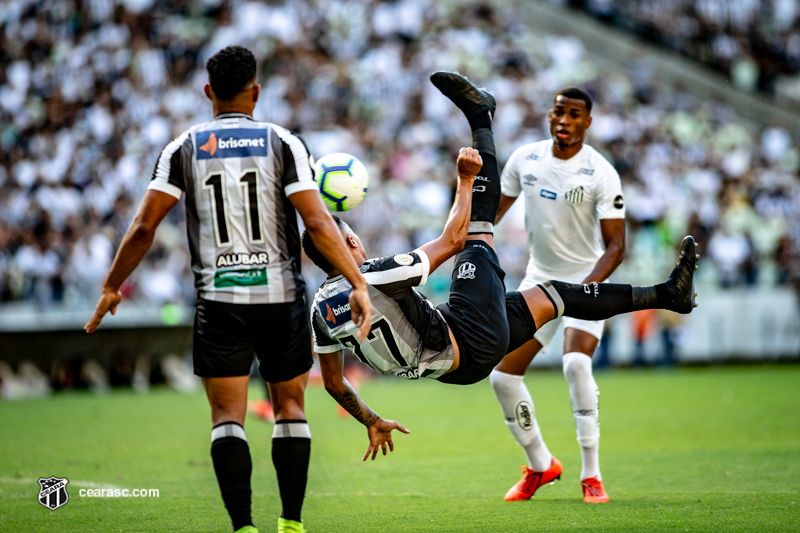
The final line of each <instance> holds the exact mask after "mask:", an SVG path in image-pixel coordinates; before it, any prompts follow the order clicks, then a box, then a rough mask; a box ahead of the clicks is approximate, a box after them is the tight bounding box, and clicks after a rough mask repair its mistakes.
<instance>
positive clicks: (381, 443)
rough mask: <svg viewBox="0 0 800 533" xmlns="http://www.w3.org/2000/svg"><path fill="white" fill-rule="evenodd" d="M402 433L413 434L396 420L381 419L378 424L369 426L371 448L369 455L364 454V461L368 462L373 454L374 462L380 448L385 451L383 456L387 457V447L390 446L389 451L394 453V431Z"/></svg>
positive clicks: (368, 433) (368, 450)
mask: <svg viewBox="0 0 800 533" xmlns="http://www.w3.org/2000/svg"><path fill="white" fill-rule="evenodd" d="M393 429H396V430H397V431H402V432H403V433H406V434H408V433H411V431H409V430H407V429H406V428H404V427H403V426H401V425H400V424H398V423H397V422H395V421H394V420H384V419H383V418H379V419H378V420H377V422H375V423H374V424H372V425H369V426H367V435H369V448H367V453H365V454H364V458H363V459H362V461H366V460H367V457H369V454H372V460H373V461H374V460H375V457H377V455H378V448H381V449H382V450H383V455H386V445H387V444H388V445H389V451H392V452H393V451H394V443H393V442H392V430H393Z"/></svg>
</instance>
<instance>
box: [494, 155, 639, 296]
mask: <svg viewBox="0 0 800 533" xmlns="http://www.w3.org/2000/svg"><path fill="white" fill-rule="evenodd" d="M500 182H501V188H502V193H503V194H504V195H506V196H512V197H517V196H519V195H520V194H521V193H522V192H524V193H525V227H526V230H527V233H528V246H529V251H530V254H531V258H530V261H529V263H528V269H527V273H526V278H527V277H531V276H532V277H535V278H538V279H542V280H547V279H563V280H571V279H577V281H578V282H579V281H581V279H578V278H583V277H584V276H586V275H588V274H589V273H590V272H591V271H592V269H593V268H594V266H595V264H596V263H597V260H598V259H599V258H600V257H601V256H602V255H603V253H604V252H605V246H604V244H603V239H602V235H601V233H600V222H599V221H600V220H603V219H619V218H623V219H624V218H625V205H624V202H623V199H622V184H621V183H620V179H619V174H617V171H616V170H614V167H613V166H611V164H610V163H609V162H608V161H606V159H605V158H604V157H603V156H601V155H600V154H599V153H598V152H597V150H595V149H594V148H592V147H591V146H589V145H586V144H584V145H583V147H582V148H581V150H580V151H579V152H578V153H577V154H576V155H574V156H573V157H571V158H570V159H567V160H563V159H558V158H556V157H554V156H553V141H552V140H546V141H539V142H535V143H531V144H526V145H524V146H521V147H520V148H518V149H517V150H516V151H515V152H514V153H513V154H512V155H511V158H509V160H508V163H506V166H505V168H503V174H502V176H501V178H500Z"/></svg>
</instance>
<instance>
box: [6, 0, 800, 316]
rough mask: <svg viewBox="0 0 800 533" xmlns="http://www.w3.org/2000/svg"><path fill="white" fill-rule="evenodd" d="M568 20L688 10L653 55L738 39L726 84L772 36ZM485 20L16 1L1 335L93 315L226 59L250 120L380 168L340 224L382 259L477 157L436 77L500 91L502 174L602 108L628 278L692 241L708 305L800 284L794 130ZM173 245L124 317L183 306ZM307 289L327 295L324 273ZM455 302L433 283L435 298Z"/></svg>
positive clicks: (288, 5) (155, 261)
mask: <svg viewBox="0 0 800 533" xmlns="http://www.w3.org/2000/svg"><path fill="white" fill-rule="evenodd" d="M556 3H558V2H556ZM560 3H562V4H563V3H565V2H560ZM745 3H747V2H745ZM578 4H581V6H579V7H585V8H586V9H590V10H591V11H592V12H593V13H596V14H599V15H600V16H602V17H604V18H606V19H609V20H613V21H615V22H617V23H619V24H621V26H622V27H623V28H629V29H631V30H632V31H636V32H639V33H641V31H642V28H647V27H649V26H648V24H649V25H652V24H657V23H658V21H659V20H661V18H663V17H665V16H668V15H669V14H670V13H673V11H670V10H677V11H675V12H679V13H680V21H682V22H681V24H678V25H676V26H678V27H681V28H682V27H683V26H687V27H690V28H695V29H696V31H695V33H692V34H690V35H689V37H686V36H681V35H678V36H677V38H676V39H677V40H676V39H673V36H670V35H661V36H657V39H656V41H657V42H658V43H660V44H665V45H668V46H670V47H671V48H673V49H675V48H678V49H679V50H681V52H683V53H693V52H692V51H698V52H697V53H699V54H701V56H702V57H701V59H703V58H706V57H708V54H712V55H713V53H721V50H722V48H724V47H722V48H721V45H720V44H713V43H711V44H708V43H706V44H704V45H703V46H706V48H707V49H706V48H702V47H698V46H692V45H691V43H697V42H703V43H705V41H703V39H705V38H706V37H704V36H709V37H708V38H711V30H709V29H703V28H704V26H703V25H704V24H706V23H708V24H709V25H711V26H709V27H712V26H713V27H714V28H717V26H719V20H723V21H727V23H726V24H727V25H723V26H724V28H723V27H720V28H718V30H719V32H718V34H717V36H716V37H715V39H716V41H714V42H717V41H719V42H720V43H721V42H723V41H724V42H729V44H730V46H731V47H732V49H733V48H735V49H736V53H730V52H729V53H728V56H727V57H728V61H727V63H721V62H717V60H714V61H715V64H719V65H722V66H723V68H724V66H725V65H727V66H728V67H730V68H731V69H732V71H733V70H736V69H737V68H738V67H737V66H736V65H737V64H738V63H737V62H741V61H748V57H750V58H752V57H758V58H761V57H762V56H761V55H759V54H760V52H759V51H758V49H755V48H753V46H752V43H751V44H747V43H748V42H750V41H747V42H742V39H741V38H740V37H741V35H740V33H737V32H740V31H747V30H748V28H749V29H752V28H756V29H758V28H765V27H766V25H765V24H764V23H762V22H763V21H762V20H761V19H760V18H759V16H760V15H759V13H758V12H753V11H752V10H751V12H752V13H753V15H752V16H753V17H755V18H750V19H748V20H746V21H738V22H737V21H733V22H736V23H735V24H734V23H733V22H731V20H728V19H716V18H713V17H711V18H709V17H708V16H706V14H705V11H702V9H701V7H697V8H696V9H695V10H690V9H688V8H686V7H685V5H686V4H691V2H682V1H678V0H674V1H672V2H659V3H654V5H656V4H657V5H658V6H662V7H663V10H662V11H659V12H656V11H654V10H646V9H644V8H643V6H644V5H645V4H648V3H646V2H633V1H628V2H612V1H599V0H595V1H591V2H587V3H586V4H585V6H584V5H583V3H581V2H579V3H578ZM699 4H702V5H704V6H705V5H706V4H709V5H710V4H723V5H727V4H728V2H717V3H715V2H704V3H703V2H701V3H699ZM773 4H774V5H775V6H779V7H780V6H783V4H786V2H779V1H775V2H773ZM491 6H493V7H490V4H489V3H466V2H457V1H453V2H434V1H433V0H397V1H392V2H381V1H377V0H369V1H364V2H348V1H332V2H322V1H311V0H292V1H289V0H283V1H281V0H276V1H271V2H224V1H220V0H204V1H199V0H198V1H183V2H164V1H160V0H116V1H112V0H95V1H92V2H78V1H72V0H42V1H38V0H16V1H14V2H11V3H9V4H7V7H4V10H3V11H2V12H0V45H1V46H0V125H2V126H0V324H1V323H2V322H3V318H2V317H3V316H6V317H8V316H11V315H12V314H14V315H16V314H18V313H20V312H28V311H30V310H31V309H34V310H35V309H60V310H62V311H64V312H71V311H74V310H84V311H87V310H90V309H91V308H92V306H93V304H94V302H95V300H96V296H97V294H98V292H99V287H100V284H101V282H102V279H101V277H102V276H103V275H104V274H105V272H107V271H108V267H109V265H110V261H111V259H112V258H113V253H114V250H115V249H116V247H117V245H118V244H119V242H120V240H121V237H122V234H123V232H124V231H125V229H126V227H127V225H128V222H129V221H130V219H131V218H132V216H133V214H134V213H135V210H136V208H137V207H138V204H139V201H140V199H141V197H142V196H143V194H144V190H145V188H146V186H147V183H148V181H149V176H150V172H151V168H152V165H153V164H154V162H155V160H156V157H157V155H158V150H159V149H160V148H161V147H163V146H164V144H165V143H166V142H168V140H169V139H170V138H172V137H174V136H176V135H178V134H179V133H180V132H181V131H182V130H183V129H185V128H187V127H188V126H189V125H191V124H194V123H197V122H201V121H204V120H208V119H209V116H208V106H206V105H203V102H202V99H203V98H204V96H203V94H202V85H203V83H204V82H205V77H206V74H205V70H204V65H205V61H206V59H207V58H208V57H209V56H210V55H211V54H212V53H213V52H214V51H216V50H218V49H220V48H222V47H224V46H226V45H229V44H242V45H245V46H248V47H249V48H251V49H252V50H253V51H254V52H255V53H256V56H257V59H258V61H259V69H260V71H259V81H260V82H261V84H262V97H261V100H260V102H259V105H258V107H257V109H256V114H257V116H258V118H260V119H264V120H270V121H274V122H276V123H278V124H282V125H285V126H287V127H289V128H291V129H292V130H295V131H298V132H300V133H301V134H302V135H303V137H304V138H305V139H306V141H307V142H308V144H309V145H310V147H311V149H312V152H314V153H315V154H317V155H319V156H321V155H324V154H326V153H330V152H333V151H347V152H350V153H353V154H355V155H356V156H358V157H359V158H361V159H362V161H364V162H365V163H367V164H368V167H369V169H370V171H371V176H372V186H371V189H370V194H369V196H368V199H367V201H366V202H365V203H364V204H363V205H362V206H361V207H359V208H358V209H356V210H354V211H353V212H352V213H348V214H347V217H346V218H347V219H348V221H350V222H352V223H353V224H354V225H355V226H357V227H358V230H359V234H360V235H361V236H362V239H364V240H365V241H366V246H367V248H368V249H369V250H371V252H372V253H373V254H376V255H377V254H385V253H394V252H397V251H398V250H404V249H411V248H413V247H414V246H415V245H417V244H419V243H421V242H424V241H425V240H427V239H428V238H430V237H431V236H432V233H431V232H435V231H436V228H438V227H440V221H441V220H443V218H444V217H445V215H446V212H445V211H446V209H447V208H448V206H449V198H450V194H451V190H450V185H449V183H450V177H449V176H448V175H447V172H448V171H449V169H450V167H451V159H452V155H453V154H454V153H455V151H456V149H457V147H458V146H460V145H461V144H463V140H464V139H468V138H469V131H468V128H467V125H466V123H464V121H463V119H462V117H460V116H459V115H458V113H457V112H456V110H454V109H453V107H452V106H451V105H448V102H447V101H446V100H445V99H444V98H443V97H441V95H439V94H438V93H437V92H436V91H435V89H434V88H433V87H432V86H431V85H430V84H429V83H428V82H427V77H428V75H429V74H430V73H431V72H433V71H435V70H438V69H440V68H447V69H458V70H460V71H462V72H466V73H467V74H468V75H470V76H471V77H472V78H474V79H476V80H480V82H481V83H482V84H485V85H486V86H487V87H489V88H490V89H491V90H493V91H494V92H495V94H496V96H497V100H498V102H499V105H498V114H497V117H496V121H495V125H494V128H495V132H496V140H497V146H498V149H499V158H500V160H501V164H502V162H503V161H504V160H505V159H506V158H507V157H508V156H509V155H510V154H511V152H512V151H513V149H514V148H516V147H517V146H519V145H521V144H523V143H525V142H530V141H532V140H536V139H542V138H546V137H547V136H548V134H547V130H546V123H545V117H546V112H547V110H548V109H549V107H550V104H551V98H552V95H553V94H554V92H555V91H556V90H558V89H559V88H561V87H563V86H565V85H572V84H579V85H581V86H583V87H585V88H587V89H588V90H589V91H590V92H591V93H592V95H593V96H594V97H595V100H596V106H595V111H594V112H593V115H594V123H593V125H592V128H591V129H590V138H589V143H590V144H591V145H593V146H594V147H595V148H597V149H598V150H600V151H601V152H603V153H604V154H607V155H608V156H609V158H610V160H612V161H613V163H614V165H615V166H616V167H617V169H618V171H619V172H620V175H621V176H622V179H623V186H624V189H625V193H626V204H627V206H628V216H629V224H630V226H629V236H628V240H629V248H628V258H627V260H626V262H625V263H623V267H621V269H620V271H619V272H618V274H617V279H625V280H626V281H630V282H633V283H649V282H652V281H654V280H656V279H660V277H661V272H662V271H664V270H665V268H666V265H667V264H668V263H669V262H670V261H671V260H672V259H671V257H672V255H673V248H674V244H675V243H676V242H678V240H679V236H680V235H682V234H684V233H685V232H689V233H692V234H694V236H695V237H696V238H697V239H698V241H699V242H700V243H701V244H702V246H703V252H704V258H706V259H708V260H707V261H706V262H705V263H704V264H703V269H702V271H701V273H700V274H701V275H700V277H699V279H698V282H699V283H700V284H701V285H703V286H705V287H710V288H717V287H719V288H723V289H728V288H736V287H741V286H748V287H756V288H759V289H768V288H772V287H784V288H788V287H792V286H794V287H800V180H799V179H798V168H800V152H799V151H798V149H797V139H796V138H794V137H793V134H792V132H791V131H790V129H787V128H786V127H784V126H782V125H780V124H777V123H774V124H773V123H764V122H762V123H754V122H753V121H752V120H750V119H745V118H744V117H743V116H742V115H741V114H740V113H739V112H738V111H737V110H736V109H735V108H734V107H732V106H730V105H728V104H726V103H725V102H724V101H715V100H708V99H704V98H699V97H697V96H696V95H694V94H693V93H692V92H691V90H688V89H687V88H686V87H685V86H681V85H680V84H677V85H671V84H667V83H664V82H662V81H660V80H659V79H657V78H656V77H655V76H654V74H653V66H652V64H651V63H650V62H649V60H648V56H647V54H646V53H642V54H641V55H639V56H636V57H632V58H631V59H630V61H628V62H627V65H628V67H627V68H626V69H625V68H615V69H608V68H605V66H604V67H603V68H602V69H601V68H598V66H597V64H596V62H595V61H594V57H593V55H592V52H591V51H589V50H587V49H586V47H585V45H584V44H583V43H582V42H581V40H580V39H578V38H577V37H575V36H574V35H571V34H567V33H557V34H555V33H554V34H542V33H540V32H535V31H532V30H531V28H530V27H529V26H528V24H527V23H526V17H529V16H530V13H528V12H526V9H529V7H528V6H529V4H528V3H525V2H512V1H507V2H502V3H499V4H491ZM604 6H605V7H606V8H607V7H608V6H611V7H612V8H613V9H611V11H608V9H606V10H605V11H604V9H605V8H604ZM780 8H781V9H784V8H785V6H783V7H780ZM654 9H655V8H654ZM776 9H778V7H776ZM715 13H716V12H715ZM726 13H727V12H726ZM748 13H750V12H748ZM717 15H718V16H720V17H724V16H727V15H725V14H724V13H723V14H718V13H717V14H715V15H714V16H717ZM648 17H649V18H648ZM654 17H655V18H654ZM659 17H661V18H659ZM795 18H796V14H795ZM770 20H772V19H770ZM654 21H655V22H654ZM701 30H702V31H701ZM726 32H727V33H726ZM751 33H752V32H751ZM747 36H748V38H749V37H751V35H750V33H747ZM756 37H758V36H756ZM767 37H769V36H767ZM798 40H800V35H799V34H798V33H797V31H796V25H795V26H791V27H786V28H784V29H783V30H781V33H780V39H779V41H780V43H782V45H784V47H783V48H780V49H777V48H774V47H773V48H774V49H773V52H774V56H775V57H778V56H780V58H783V59H781V61H782V63H781V66H780V68H778V67H776V69H777V70H776V72H778V71H780V72H781V73H786V74H791V73H795V74H796V72H797V59H798V56H797V48H798ZM678 41H680V43H685V44H686V46H687V47H688V48H686V49H684V48H680V47H679V46H678V44H680V43H678ZM776 42H777V41H776ZM675 43H678V44H675ZM731 43H733V44H731ZM737 46H738V48H737ZM708 47H711V48H708ZM701 49H702V50H706V51H702V50H701ZM687 50H688V51H687ZM737 54H738V55H737ZM781 54H783V55H781ZM771 58H772V56H770V57H768V58H767V60H769V61H772V59H771ZM757 63H758V62H757ZM757 68H759V69H761V70H759V74H758V80H759V81H758V82H757V85H759V86H761V85H763V87H761V88H763V89H769V84H767V83H766V82H764V83H762V82H761V81H760V80H761V78H762V77H764V76H767V75H768V74H769V73H770V72H772V71H768V70H767V69H766V68H764V67H763V66H762V65H761V64H760V63H758V67H757ZM793 69H794V70H793ZM762 74H763V76H762ZM745 88H746V87H745ZM171 125H174V126H175V129H171ZM518 215H519V213H518ZM183 231H184V229H183V214H182V209H176V210H175V211H174V212H173V213H171V214H170V216H169V217H168V220H166V221H165V223H163V224H162V227H161V229H160V231H159V233H158V236H157V243H156V244H155V245H154V248H153V251H152V252H151V254H150V255H149V256H148V258H147V259H146V261H145V263H144V264H143V265H142V266H141V267H140V268H139V269H138V270H137V272H136V273H135V274H134V275H133V276H132V278H131V280H130V281H129V282H128V283H127V284H126V285H125V286H124V289H125V295H126V297H127V298H128V302H127V303H126V305H128V306H134V307H135V305H139V306H140V307H147V306H151V305H155V306H161V305H163V304H175V303H177V304H179V305H185V304H189V303H191V301H192V299H193V297H194V290H193V287H192V285H191V283H192V282H191V275H190V272H189V268H188V258H187V253H188V252H187V250H186V249H185V243H184V241H185V239H183V237H182V233H183ZM500 231H501V233H502V234H501V235H500V238H502V239H503V241H502V242H503V245H502V246H501V248H500V250H499V251H500V252H501V261H502V263H503V265H504V267H505V268H506V270H507V272H508V275H509V277H508V284H509V286H514V284H515V283H516V281H517V280H519V279H520V278H521V276H522V275H523V272H524V267H525V263H526V261H527V255H526V254H527V250H526V249H525V239H524V238H522V236H521V233H520V232H521V231H523V230H522V224H521V221H520V220H519V218H518V219H517V223H515V222H514V220H513V218H512V219H511V220H507V222H505V223H504V224H503V225H502V226H501V227H500ZM384 235H393V236H394V237H393V238H392V239H385V238H382V237H383V236H384ZM379 237H381V238H379ZM304 272H306V273H307V274H308V275H309V276H308V278H307V280H308V282H309V286H311V287H313V286H315V283H316V281H318V279H316V278H315V277H314V276H315V275H316V273H315V269H313V268H306V269H304ZM447 285H448V283H447V280H446V279H445V278H443V277H442V278H437V277H433V278H432V280H431V282H430V290H432V291H434V292H436V291H446V290H447ZM78 315H80V314H79V313H78V314H76V316H78ZM81 316H82V315H81ZM86 316H87V317H88V314H87V315H86ZM115 320H116V319H115ZM0 329H2V328H1V327H0Z"/></svg>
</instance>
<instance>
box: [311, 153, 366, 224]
mask: <svg viewBox="0 0 800 533" xmlns="http://www.w3.org/2000/svg"><path fill="white" fill-rule="evenodd" d="M314 171H315V172H316V175H317V183H318V184H319V192H320V194H321V195H322V201H323V202H324V203H325V205H327V206H328V209H330V210H331V211H348V210H350V209H353V208H354V207H356V206H357V205H358V204H360V203H361V202H362V201H363V200H364V197H365V196H366V195H367V189H368V188H369V173H368V172H367V168H366V167H365V166H364V164H363V163H362V162H361V161H359V160H358V159H357V158H356V157H354V156H352V155H350V154H343V153H336V154H328V155H326V156H325V157H322V158H321V159H320V160H319V161H317V163H316V164H315V165H314Z"/></svg>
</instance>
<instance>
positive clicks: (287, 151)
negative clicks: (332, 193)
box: [273, 127, 317, 197]
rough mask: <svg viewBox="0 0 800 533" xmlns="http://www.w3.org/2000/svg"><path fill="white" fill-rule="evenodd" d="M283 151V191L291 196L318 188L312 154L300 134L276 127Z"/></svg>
mask: <svg viewBox="0 0 800 533" xmlns="http://www.w3.org/2000/svg"><path fill="white" fill-rule="evenodd" d="M273 131H274V132H275V133H276V134H277V135H278V137H279V138H280V140H281V144H282V151H283V178H282V179H283V191H284V193H285V194H286V196H287V197H288V196H291V195H293V194H294V193H296V192H300V191H311V190H317V182H316V181H315V180H314V170H313V169H312V168H311V155H310V154H309V152H308V148H307V147H306V143H305V142H304V141H303V139H302V138H300V136H298V135H295V134H294V133H292V132H290V131H289V130H285V129H283V128H280V127H275V128H274V129H273Z"/></svg>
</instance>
